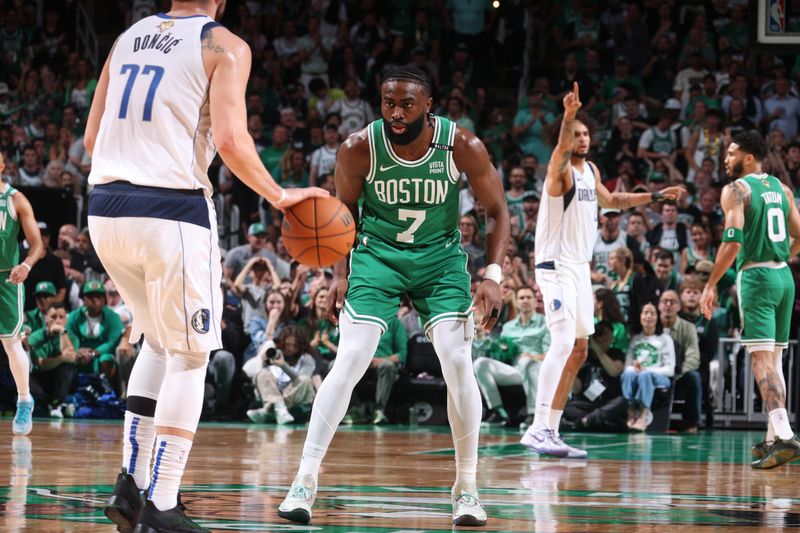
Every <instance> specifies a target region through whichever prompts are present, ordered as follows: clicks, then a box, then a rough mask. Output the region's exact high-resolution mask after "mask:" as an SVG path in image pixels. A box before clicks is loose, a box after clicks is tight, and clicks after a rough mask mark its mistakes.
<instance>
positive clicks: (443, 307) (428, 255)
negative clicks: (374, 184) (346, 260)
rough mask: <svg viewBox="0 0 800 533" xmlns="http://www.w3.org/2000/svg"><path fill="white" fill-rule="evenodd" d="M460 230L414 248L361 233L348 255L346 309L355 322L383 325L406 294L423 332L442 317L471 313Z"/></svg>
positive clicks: (456, 316)
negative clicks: (420, 320)
mask: <svg viewBox="0 0 800 533" xmlns="http://www.w3.org/2000/svg"><path fill="white" fill-rule="evenodd" d="M459 244H460V243H459V238H458V234H456V235H455V236H454V237H452V238H450V239H449V240H447V241H442V242H440V243H436V244H430V245H427V246H420V247H416V248H396V247H394V246H392V245H390V244H388V243H385V242H382V241H380V240H378V239H376V238H374V237H371V236H367V235H363V234H362V235H359V243H358V245H357V246H356V248H355V249H354V250H353V253H352V254H351V255H350V277H349V278H348V281H349V284H350V285H349V288H348V290H347V297H346V298H345V304H344V312H345V313H347V315H348V316H349V317H350V319H351V320H352V321H353V322H356V323H367V324H375V325H377V326H379V327H380V328H381V330H382V331H386V323H387V322H388V321H389V319H391V318H392V317H393V316H395V315H396V314H397V310H398V308H399V307H400V298H401V296H402V295H403V293H406V294H407V295H408V297H409V299H410V300H411V303H412V304H413V305H414V309H416V310H417V312H418V313H419V315H420V318H421V319H422V322H423V324H424V329H425V333H428V331H429V330H430V328H432V327H433V326H434V325H436V324H437V323H439V322H442V321H445V320H466V319H467V318H468V317H469V315H470V314H471V313H472V295H471V293H470V276H469V273H468V272H467V254H466V253H464V251H462V250H461V246H460V245H459Z"/></svg>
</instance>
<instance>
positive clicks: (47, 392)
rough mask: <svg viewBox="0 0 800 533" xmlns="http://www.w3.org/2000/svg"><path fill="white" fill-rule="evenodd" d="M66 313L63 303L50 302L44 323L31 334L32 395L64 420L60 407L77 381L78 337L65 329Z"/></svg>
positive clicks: (52, 414)
mask: <svg viewBox="0 0 800 533" xmlns="http://www.w3.org/2000/svg"><path fill="white" fill-rule="evenodd" d="M66 323H67V310H66V308H65V307H64V304H63V303H61V302H54V303H51V304H50V305H49V306H48V307H47V312H46V313H45V323H44V325H43V326H42V327H41V328H40V329H37V330H35V331H34V332H33V333H31V336H30V338H29V340H28V343H29V344H30V347H31V351H30V354H31V361H32V362H33V372H32V373H31V394H33V396H34V398H35V399H36V402H37V403H38V404H39V405H48V406H49V408H50V415H51V416H54V417H57V418H61V417H62V416H63V415H62V413H61V404H63V403H64V399H65V398H66V397H67V394H68V393H69V391H70V388H71V387H72V384H73V383H74V382H75V377H76V375H77V368H76V365H75V361H76V359H77V350H78V347H79V341H78V338H77V337H76V336H75V335H73V334H72V333H71V332H70V331H69V330H67V328H66Z"/></svg>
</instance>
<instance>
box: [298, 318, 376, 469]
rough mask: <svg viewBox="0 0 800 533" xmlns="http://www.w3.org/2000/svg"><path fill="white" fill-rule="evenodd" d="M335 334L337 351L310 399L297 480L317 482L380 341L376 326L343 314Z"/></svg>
mask: <svg viewBox="0 0 800 533" xmlns="http://www.w3.org/2000/svg"><path fill="white" fill-rule="evenodd" d="M339 332H340V335H339V350H338V351H337V353H336V359H335V361H334V364H333V367H332V368H331V371H330V373H328V375H327V377H325V381H323V382H322V386H321V387H320V388H319V391H317V396H316V398H314V407H313V408H312V410H311V419H310V420H309V423H308V433H307V434H306V442H305V445H304V447H303V457H302V459H301V461H300V469H299V471H298V476H300V477H303V476H305V475H306V474H309V475H311V476H313V478H314V479H315V480H316V479H317V474H318V472H319V467H320V464H321V463H322V458H323V457H324V456H325V452H326V451H327V450H328V446H329V445H330V443H331V439H333V434H334V432H335V431H336V428H337V427H338V426H339V423H340V422H341V421H342V418H344V415H345V413H346V412H347V406H348V405H350V396H351V394H352V393H353V389H354V388H355V386H356V384H357V383H358V381H359V380H360V379H361V377H362V376H363V375H364V372H366V371H367V367H369V362H370V361H371V360H372V356H373V355H374V354H375V350H376V349H377V348H378V341H380V338H381V330H380V327H378V326H377V325H373V324H364V323H355V322H353V321H352V320H350V317H349V316H347V314H346V313H341V314H340V315H339Z"/></svg>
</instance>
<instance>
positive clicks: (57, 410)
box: [50, 405, 64, 420]
mask: <svg viewBox="0 0 800 533" xmlns="http://www.w3.org/2000/svg"><path fill="white" fill-rule="evenodd" d="M50 418H58V419H59V420H60V419H62V418H64V413H62V412H61V406H60V405H59V406H58V407H53V408H52V409H50Z"/></svg>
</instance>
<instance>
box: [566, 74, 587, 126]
mask: <svg viewBox="0 0 800 533" xmlns="http://www.w3.org/2000/svg"><path fill="white" fill-rule="evenodd" d="M563 103H564V115H569V116H571V117H574V116H575V114H576V113H577V112H578V110H579V109H580V108H581V105H583V104H581V96H580V91H579V90H578V82H577V81H575V82H572V92H568V93H567V94H565V95H564V100H563Z"/></svg>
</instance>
